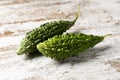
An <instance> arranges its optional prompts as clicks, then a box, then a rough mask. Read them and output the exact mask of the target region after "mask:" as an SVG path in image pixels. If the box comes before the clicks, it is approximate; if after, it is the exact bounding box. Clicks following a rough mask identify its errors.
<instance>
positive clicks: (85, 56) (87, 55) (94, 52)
mask: <svg viewBox="0 0 120 80" xmlns="http://www.w3.org/2000/svg"><path fill="white" fill-rule="evenodd" d="M110 48H112V47H110V46H104V47H94V48H91V49H88V50H87V51H85V52H83V53H81V54H79V55H78V56H74V57H70V58H67V59H64V60H62V61H60V62H58V63H59V64H64V63H70V64H73V65H74V64H77V63H80V62H87V61H89V60H91V59H97V57H98V56H101V55H103V54H102V53H103V52H105V51H106V50H109V49H110Z"/></svg>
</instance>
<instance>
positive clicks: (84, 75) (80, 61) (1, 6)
mask: <svg viewBox="0 0 120 80" xmlns="http://www.w3.org/2000/svg"><path fill="white" fill-rule="evenodd" d="M79 4H80V6H81V13H80V17H79V19H78V20H77V22H76V24H75V25H74V26H73V27H72V28H70V29H69V30H68V31H67V32H68V33H72V32H74V33H81V32H82V33H86V34H94V35H104V34H109V33H110V34H113V35H112V36H109V37H106V38H105V40H104V41H103V42H101V43H100V44H98V45H96V46H95V47H94V48H92V49H89V50H87V51H85V52H84V53H82V54H81V55H79V56H75V57H72V58H69V59H66V60H64V61H63V62H61V63H59V62H57V61H55V60H52V59H50V58H46V57H44V56H42V55H39V56H38V55H20V56H18V55H17V54H16V50H17V47H18V45H19V43H20V41H21V40H22V38H23V37H24V36H25V33H26V32H28V31H30V30H32V29H34V28H36V27H38V26H39V25H40V24H43V23H45V22H49V21H53V20H59V19H65V20H72V19H74V17H75V12H76V11H77V7H78V5H79ZM119 44H120V0H0V80H120V45H119Z"/></svg>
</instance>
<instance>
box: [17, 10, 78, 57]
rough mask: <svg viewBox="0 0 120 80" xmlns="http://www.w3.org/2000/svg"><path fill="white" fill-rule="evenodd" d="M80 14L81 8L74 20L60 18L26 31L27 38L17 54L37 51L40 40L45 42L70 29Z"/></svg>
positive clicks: (22, 42)
mask: <svg viewBox="0 0 120 80" xmlns="http://www.w3.org/2000/svg"><path fill="white" fill-rule="evenodd" d="M78 16H79V9H78V13H77V15H76V18H75V19H74V20H73V21H65V20H59V21H53V22H47V23H45V24H42V25H40V27H38V28H35V29H33V30H32V31H30V32H28V33H26V36H25V38H23V40H22V41H21V44H20V46H19V48H18V50H17V54H18V55H20V54H23V53H32V52H34V51H37V48H36V45H37V44H38V43H39V42H43V41H45V40H47V39H48V38H51V37H53V36H55V35H61V34H62V33H63V32H65V31H66V30H67V29H69V28H70V27H72V26H73V25H74V24H75V22H76V20H77V19H78Z"/></svg>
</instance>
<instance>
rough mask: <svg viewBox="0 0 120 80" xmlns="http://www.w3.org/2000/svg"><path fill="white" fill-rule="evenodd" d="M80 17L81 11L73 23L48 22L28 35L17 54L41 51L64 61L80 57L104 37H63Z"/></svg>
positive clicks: (73, 35) (74, 35)
mask: <svg viewBox="0 0 120 80" xmlns="http://www.w3.org/2000/svg"><path fill="white" fill-rule="evenodd" d="M78 10H79V9H78ZM78 16H79V11H78V13H77V15H76V18H75V19H74V20H73V21H65V20H59V21H54V22H48V23H45V24H42V25H40V27H38V28H35V29H33V30H32V31H30V32H28V33H26V36H25V38H23V40H22V41H21V44H20V46H19V48H18V51H17V54H18V55H20V54H23V53H34V52H36V51H39V52H41V53H42V54H43V55H45V56H47V57H51V58H53V59H56V60H63V59H66V58H68V57H71V56H75V55H78V54H80V53H82V52H83V51H85V50H87V49H89V48H91V47H93V46H95V45H96V44H97V43H99V42H101V41H102V40H103V39H104V36H95V35H86V34H83V33H80V34H74V33H71V34H70V33H67V34H64V35H62V34H63V32H65V31H66V30H68V29H69V28H70V27H72V26H73V25H74V24H75V22H76V20H77V19H78Z"/></svg>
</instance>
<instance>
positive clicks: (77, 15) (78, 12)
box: [73, 5, 80, 23]
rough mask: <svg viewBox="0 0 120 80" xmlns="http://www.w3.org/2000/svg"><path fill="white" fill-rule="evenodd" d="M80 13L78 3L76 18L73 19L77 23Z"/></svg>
mask: <svg viewBox="0 0 120 80" xmlns="http://www.w3.org/2000/svg"><path fill="white" fill-rule="evenodd" d="M79 14H80V5H78V11H77V12H76V17H75V19H74V20H73V22H74V23H75V22H76V21H77V19H78V17H79Z"/></svg>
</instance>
